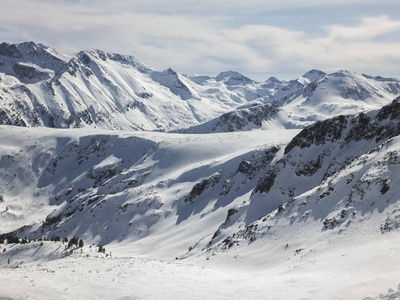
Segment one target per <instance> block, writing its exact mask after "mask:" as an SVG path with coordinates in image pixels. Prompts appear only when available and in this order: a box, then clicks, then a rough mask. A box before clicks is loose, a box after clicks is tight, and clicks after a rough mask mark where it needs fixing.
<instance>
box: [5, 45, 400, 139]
mask: <svg viewBox="0 0 400 300" xmlns="http://www.w3.org/2000/svg"><path fill="white" fill-rule="evenodd" d="M399 90H400V83H399V81H398V80H397V79H393V78H382V77H371V76H367V75H359V74H356V73H353V72H348V71H339V72H336V73H332V74H325V73H324V72H321V71H318V70H312V71H309V72H307V73H305V74H304V75H303V76H301V77H299V78H297V79H295V80H291V81H282V80H279V79H277V78H274V77H271V78H269V79H268V80H266V81H261V82H258V81H254V80H252V79H249V78H247V77H245V76H243V75H242V74H240V73H238V72H234V71H228V72H222V73H221V74H219V75H218V76H216V77H215V78H212V77H208V76H197V75H182V74H179V73H178V72H176V71H174V70H173V69H171V68H169V69H167V70H165V71H161V72H160V71H156V70H154V69H152V68H150V67H148V66H146V65H145V64H143V63H142V62H140V61H139V60H138V59H136V58H135V57H133V56H129V55H120V54H116V53H105V52H103V51H100V50H86V51H81V52H79V53H78V54H76V55H75V56H72V57H70V56H67V55H65V54H62V53H60V52H59V51H57V50H56V49H54V48H51V47H48V46H44V45H42V44H36V43H33V42H28V43H21V44H8V43H2V44H0V99H1V102H0V124H5V125H17V126H27V127H37V126H45V127H54V128H76V127H78V128H79V127H92V128H103V129H117V130H120V129H123V130H157V131H171V130H174V131H180V132H189V133H210V132H227V131H245V130H251V129H260V128H263V129H275V128H303V127H305V126H307V125H310V124H312V123H313V122H315V121H318V120H323V119H326V118H329V117H332V116H334V115H340V114H349V113H356V112H361V111H364V110H368V109H377V108H379V107H380V106H382V105H385V104H387V103H389V102H390V101H391V100H392V99H393V98H395V97H396V96H397V95H398V94H399ZM328 91H329V92H328Z"/></svg>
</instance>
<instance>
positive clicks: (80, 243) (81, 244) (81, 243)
mask: <svg viewBox="0 0 400 300" xmlns="http://www.w3.org/2000/svg"><path fill="white" fill-rule="evenodd" d="M82 247H83V241H82V239H80V240H79V248H82Z"/></svg>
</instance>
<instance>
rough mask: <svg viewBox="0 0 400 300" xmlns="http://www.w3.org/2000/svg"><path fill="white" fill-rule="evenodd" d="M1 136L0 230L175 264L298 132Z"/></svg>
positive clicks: (21, 132) (14, 132)
mask: <svg viewBox="0 0 400 300" xmlns="http://www.w3.org/2000/svg"><path fill="white" fill-rule="evenodd" d="M0 132H1V133H0V134H1V139H0V140H1V141H2V142H1V143H2V146H1V147H0V148H1V161H0V166H1V168H0V178H1V180H2V182H3V183H4V184H3V185H2V188H1V191H0V194H1V195H2V196H3V201H2V202H1V203H0V211H1V222H2V224H3V225H2V231H3V233H6V232H10V231H14V230H17V229H19V228H21V227H22V226H21V224H23V225H25V226H27V227H25V228H23V229H22V231H19V233H18V235H20V236H25V235H26V236H27V237H29V238H31V239H33V238H35V239H36V238H40V237H42V236H43V237H47V238H48V239H51V237H54V236H60V237H65V236H68V237H72V236H74V235H79V236H81V237H82V238H84V240H85V241H87V242H90V243H92V244H94V245H98V244H100V245H101V244H104V245H105V244H110V243H117V244H120V243H121V242H122V243H123V244H124V243H125V244H126V245H130V246H129V247H130V248H131V249H132V251H137V252H138V254H141V255H142V254H143V253H147V255H155V253H157V255H159V256H161V257H168V258H172V257H173V258H174V257H176V256H180V255H183V254H185V253H186V251H187V249H188V248H189V247H190V246H193V245H194V244H195V243H196V242H197V241H198V240H199V239H202V238H203V237H205V236H208V235H211V234H212V233H213V232H214V231H215V230H216V229H217V228H218V225H219V224H220V223H221V222H222V221H223V220H224V218H225V216H226V214H227V211H228V210H229V208H230V207H231V206H232V205H235V203H236V202H238V201H241V200H240V197H241V196H243V195H246V194H248V193H249V192H250V191H251V190H252V189H253V188H254V186H255V184H256V182H257V180H258V179H259V177H260V175H261V171H262V170H263V169H264V168H265V167H266V166H268V164H269V163H270V161H271V160H272V159H273V157H274V154H275V153H276V152H277V151H278V147H280V146H281V145H284V144H286V143H287V142H288V141H289V140H290V139H291V138H292V137H293V136H294V135H295V134H296V133H297V132H298V131H276V132H272V131H271V132H267V131H265V132H254V133H252V134H251V135H248V134H244V133H232V134H217V135H213V136H209V135H204V136H201V135H180V134H166V133H145V132H143V133H140V134H139V133H136V134H132V133H127V132H122V133H121V132H118V133H117V132H97V131H87V130H86V131H85V130H83V129H80V130H73V131H70V130H50V129H48V130H46V131H45V132H43V130H39V129H27V128H26V129H23V128H18V127H7V126H5V127H2V128H1V131H0ZM243 142H245V143H246V145H245V146H244V145H243V144H242V143H243ZM243 161H257V164H258V166H254V167H252V170H253V171H252V174H251V175H244V174H242V173H241V171H240V170H239V171H238V168H239V166H241V163H242V162H243ZM239 169H240V168H239ZM223 191H224V192H225V194H224V193H223ZM32 211H34V212H35V213H32ZM194 223H197V226H196V227H193V224H194ZM213 224H214V225H213ZM199 228H202V230H199ZM133 244H135V245H136V244H137V246H135V247H133V246H132V245H133ZM154 244H158V245H159V246H158V247H154ZM136 248H137V250H135V249H136ZM143 249H145V250H143Z"/></svg>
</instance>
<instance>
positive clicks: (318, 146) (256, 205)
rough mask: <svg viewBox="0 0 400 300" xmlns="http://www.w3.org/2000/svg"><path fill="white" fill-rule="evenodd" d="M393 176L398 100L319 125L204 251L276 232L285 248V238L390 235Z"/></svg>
mask: <svg viewBox="0 0 400 300" xmlns="http://www.w3.org/2000/svg"><path fill="white" fill-rule="evenodd" d="M399 175H400V97H399V98H397V99H395V100H394V101H393V102H392V103H390V104H389V105H386V106H384V107H382V108H381V109H379V110H374V111H369V112H365V113H360V114H358V115H346V116H345V115H341V116H337V117H334V118H331V119H328V120H325V121H320V122H317V123H315V124H313V125H311V126H308V127H306V128H305V129H303V130H302V131H301V132H300V133H299V134H297V135H296V136H295V137H294V138H293V139H292V140H291V141H290V142H289V143H288V145H287V146H286V147H285V149H284V155H283V156H282V157H281V158H280V159H279V160H277V161H276V162H275V163H273V164H271V165H270V166H269V167H268V168H267V169H266V170H265V172H264V175H263V176H261V178H260V180H259V181H258V183H257V184H256V185H255V188H254V190H253V192H252V196H251V197H250V201H249V203H247V204H245V205H241V206H238V207H235V208H234V209H231V210H230V211H229V212H228V214H227V218H226V220H225V222H224V223H223V224H222V225H221V226H220V228H219V229H218V231H217V232H216V234H214V236H213V239H212V240H211V241H210V245H209V249H208V252H209V253H214V252H215V251H221V250H222V251H224V250H227V249H230V248H231V247H233V246H235V245H239V244H241V243H243V242H245V243H248V242H249V241H250V242H253V241H255V240H257V239H261V238H267V237H269V238H271V239H276V238H277V236H280V234H282V232H284V235H285V239H287V241H288V243H289V241H291V240H293V239H294V238H293V237H291V238H288V235H289V236H290V232H291V231H295V232H298V233H299V232H301V233H305V234H306V235H311V236H312V235H314V237H317V236H318V235H320V234H321V232H322V233H324V232H327V234H329V233H330V232H332V233H333V234H334V235H337V234H354V233H357V232H358V231H360V230H365V229H366V228H368V232H377V233H387V232H390V231H392V230H395V229H397V228H399V227H400V222H399V218H400V214H399V210H398V206H399V204H398V201H399V194H398V186H399V184H400V182H399ZM299 228H307V230H306V231H304V232H303V231H302V230H301V229H299ZM310 228H313V229H310ZM299 230H300V231H299ZM311 236H309V238H310V239H312V238H311ZM327 236H328V235H327ZM304 238H305V239H307V238H306V237H304ZM281 242H283V241H281ZM304 244H306V242H304Z"/></svg>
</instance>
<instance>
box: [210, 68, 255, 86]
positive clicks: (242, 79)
mask: <svg viewBox="0 0 400 300" xmlns="http://www.w3.org/2000/svg"><path fill="white" fill-rule="evenodd" d="M215 80H216V81H223V82H224V83H225V84H227V85H241V84H248V83H253V82H254V80H252V79H250V78H248V77H246V76H244V75H242V74H240V73H239V72H236V71H225V72H221V73H219V75H218V76H217V77H215Z"/></svg>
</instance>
